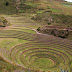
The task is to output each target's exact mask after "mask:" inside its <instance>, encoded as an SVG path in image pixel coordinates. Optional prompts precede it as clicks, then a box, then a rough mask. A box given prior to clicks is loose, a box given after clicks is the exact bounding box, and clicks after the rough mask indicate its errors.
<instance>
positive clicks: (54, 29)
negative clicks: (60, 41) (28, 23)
mask: <svg viewBox="0 0 72 72" xmlns="http://www.w3.org/2000/svg"><path fill="white" fill-rule="evenodd" d="M37 31H39V32H40V33H43V34H49V35H54V36H56V37H61V38H67V37H68V35H69V34H70V33H72V28H70V27H60V26H59V27H58V26H45V27H39V28H38V29H37Z"/></svg>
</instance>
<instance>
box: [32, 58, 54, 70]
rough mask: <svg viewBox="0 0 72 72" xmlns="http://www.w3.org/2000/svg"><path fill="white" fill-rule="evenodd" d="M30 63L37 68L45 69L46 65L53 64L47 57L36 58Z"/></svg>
mask: <svg viewBox="0 0 72 72" xmlns="http://www.w3.org/2000/svg"><path fill="white" fill-rule="evenodd" d="M32 65H33V66H35V67H37V66H38V68H41V69H47V68H48V67H51V66H53V61H51V60H50V59H48V58H38V59H36V60H35V61H34V62H33V64H32Z"/></svg>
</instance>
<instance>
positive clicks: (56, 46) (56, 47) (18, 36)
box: [0, 15, 72, 72]
mask: <svg viewBox="0 0 72 72" xmlns="http://www.w3.org/2000/svg"><path fill="white" fill-rule="evenodd" d="M3 17H5V18H6V19H7V20H8V21H9V22H10V23H11V24H12V26H9V27H7V28H5V29H1V30H0V40H1V41H0V46H1V47H0V54H1V55H2V56H3V57H4V58H5V60H9V62H11V63H12V64H17V65H19V66H21V67H24V68H30V70H39V71H50V72H52V71H56V72H60V68H62V69H65V70H67V69H68V70H69V71H70V70H71V69H72V41H71V40H67V39H61V38H58V37H54V36H51V35H45V34H41V33H36V32H35V31H34V30H33V29H35V28H36V27H38V26H39V24H37V23H35V22H34V21H33V20H30V18H29V17H26V16H24V17H22V16H21V15H19V16H18V15H9V16H8V15H3Z"/></svg>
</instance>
